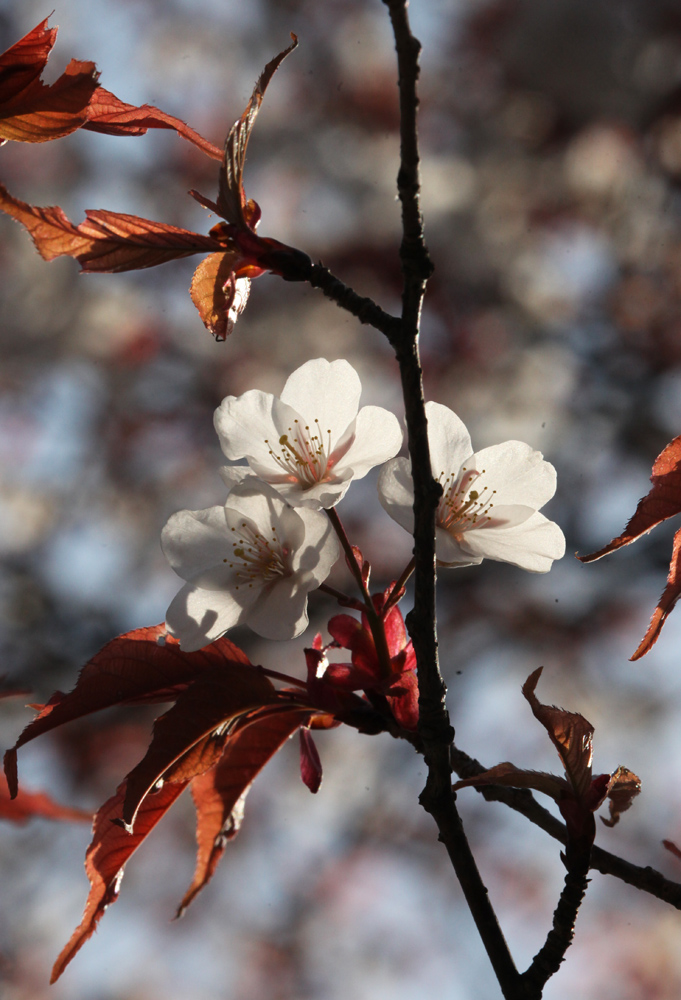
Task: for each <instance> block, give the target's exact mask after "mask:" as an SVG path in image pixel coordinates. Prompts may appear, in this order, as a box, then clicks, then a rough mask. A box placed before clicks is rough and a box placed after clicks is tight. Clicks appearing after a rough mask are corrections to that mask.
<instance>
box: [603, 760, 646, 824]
mask: <svg viewBox="0 0 681 1000" xmlns="http://www.w3.org/2000/svg"><path fill="white" fill-rule="evenodd" d="M640 791H641V779H640V778H639V777H638V775H636V774H634V772H633V771H630V770H629V769H628V768H626V767H621V766H620V767H618V768H617V770H616V771H614V772H613V773H612V775H611V776H610V781H609V782H608V791H607V797H608V799H609V800H610V816H609V818H608V819H606V818H605V817H604V816H601V819H602V820H603V822H604V823H605V825H606V826H616V825H617V824H618V823H619V821H620V816H621V814H622V813H623V812H626V811H627V809H628V808H629V807H630V805H631V803H632V802H633V801H634V799H635V798H636V796H637V795H638V794H639V792H640Z"/></svg>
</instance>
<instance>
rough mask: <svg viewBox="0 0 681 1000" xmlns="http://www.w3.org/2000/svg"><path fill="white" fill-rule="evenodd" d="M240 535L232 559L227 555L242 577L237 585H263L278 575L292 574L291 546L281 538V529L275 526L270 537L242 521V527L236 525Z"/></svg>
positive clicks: (234, 529) (228, 561)
mask: <svg viewBox="0 0 681 1000" xmlns="http://www.w3.org/2000/svg"><path fill="white" fill-rule="evenodd" d="M232 531H233V532H234V534H235V535H236V538H235V539H234V540H233V541H232V557H231V559H229V558H228V559H223V560H222V561H223V562H225V563H227V565H228V566H229V568H230V569H233V570H235V574H234V575H235V577H236V579H237V580H238V581H239V582H238V583H237V584H236V585H235V587H234V589H235V590H238V589H239V587H249V588H250V587H253V585H254V584H257V585H260V586H263V585H264V584H267V583H269V582H270V580H274V579H275V577H278V576H288V574H289V573H290V568H289V566H288V555H289V550H288V548H287V546H285V545H282V544H281V542H280V541H279V539H278V538H277V529H276V528H275V527H274V526H273V527H272V535H271V537H270V538H266V537H265V536H264V535H262V534H261V533H260V532H259V531H258V530H257V529H256V528H255V527H254V526H253V525H252V524H249V522H248V521H242V522H241V524H240V526H239V528H238V529H237V528H232Z"/></svg>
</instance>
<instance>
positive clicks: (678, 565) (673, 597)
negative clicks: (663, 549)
mask: <svg viewBox="0 0 681 1000" xmlns="http://www.w3.org/2000/svg"><path fill="white" fill-rule="evenodd" d="M679 596H681V529H679V531H677V532H676V534H675V535H674V545H673V546H672V558H671V561H670V563H669V573H668V574H667V586H666V587H665V588H664V590H663V591H662V595H661V597H660V599H659V601H658V602H657V607H656V608H655V610H654V611H653V616H652V618H651V619H650V625H649V626H648V629H647V631H646V634H645V635H644V636H643V638H642V639H641V642H640V643H639V645H638V647H637V649H636V651H635V653H634V654H633V656H631V657H630V659H632V660H640V659H641V657H642V656H645V654H646V653H647V652H648V650H649V649H650V648H651V647H652V646H654V645H655V643H656V642H657V640H658V637H659V635H660V632H661V631H662V626H663V625H664V623H665V622H666V620H667V617H668V615H669V613H670V612H671V611H672V609H673V608H674V605H675V604H676V602H677V601H678V599H679Z"/></svg>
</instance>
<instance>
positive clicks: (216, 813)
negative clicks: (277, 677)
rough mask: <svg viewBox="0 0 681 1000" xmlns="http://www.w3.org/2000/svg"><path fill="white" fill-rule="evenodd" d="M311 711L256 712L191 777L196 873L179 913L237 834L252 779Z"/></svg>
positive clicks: (189, 901)
mask: <svg viewBox="0 0 681 1000" xmlns="http://www.w3.org/2000/svg"><path fill="white" fill-rule="evenodd" d="M311 714H312V713H311V712H310V710H309V709H306V708H290V709H288V710H286V711H284V712H276V713H275V712H270V713H266V714H262V715H259V716H256V717H255V718H254V719H253V720H252V721H250V722H249V724H248V725H246V726H244V727H242V728H241V729H238V730H237V731H236V732H235V733H234V735H233V736H231V737H230V738H229V740H228V742H227V745H226V747H225V750H224V754H223V756H222V758H221V760H220V761H219V763H218V764H216V765H215V767H213V768H211V770H209V771H206V772H205V773H204V774H202V775H200V776H199V777H197V778H194V780H193V781H192V784H191V789H192V796H193V798H194V803H195V805H196V813H197V825H196V841H197V846H198V851H197V857H196V871H195V872H194V878H193V880H192V883H191V885H190V887H189V889H188V890H187V892H186V893H185V896H184V898H183V900H182V902H181V903H180V906H179V909H178V911H177V915H178V917H180V916H182V914H183V913H184V911H185V910H186V909H187V907H188V906H189V904H190V903H191V901H192V900H193V899H194V897H195V896H196V895H197V894H198V893H199V892H200V891H201V889H203V887H204V886H205V885H206V883H207V882H208V881H209V879H210V878H211V877H212V875H213V873H214V871H215V869H216V867H217V864H218V862H219V860H220V858H221V857H222V855H223V853H224V850H225V847H226V846H227V843H228V842H229V841H230V840H231V839H232V838H233V837H234V836H236V834H237V832H238V830H239V827H240V825H241V819H242V816H243V805H244V800H245V797H246V793H247V792H248V789H249V787H250V785H251V783H252V781H253V779H254V778H255V777H256V775H257V774H258V773H259V772H260V771H261V770H262V768H263V767H264V766H265V764H266V763H267V762H268V760H270V758H271V757H273V756H274V754H275V753H276V752H277V750H279V748H280V747H281V746H283V744H284V743H286V741H287V740H288V738H289V737H290V736H292V735H293V733H295V731H296V729H298V727H299V726H303V725H306V724H307V722H308V720H309V718H310V715H311Z"/></svg>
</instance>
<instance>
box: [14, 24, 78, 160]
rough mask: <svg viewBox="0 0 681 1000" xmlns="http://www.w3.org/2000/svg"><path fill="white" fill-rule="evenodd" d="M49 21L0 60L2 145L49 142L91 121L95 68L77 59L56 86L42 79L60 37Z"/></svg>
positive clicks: (38, 26) (39, 26) (21, 40)
mask: <svg viewBox="0 0 681 1000" xmlns="http://www.w3.org/2000/svg"><path fill="white" fill-rule="evenodd" d="M47 20H48V19H47V18H46V19H45V20H44V21H41V22H40V24H38V25H36V27H35V28H33V30H32V31H29V33H28V34H27V35H24V37H23V38H20V39H19V41H18V42H16V43H15V44H14V45H12V46H11V47H10V48H9V49H7V51H6V52H3V54H2V55H0V141H6V140H7V139H13V140H16V141H19V142H46V141H48V140H49V139H57V138H59V137H60V136H63V135H68V134H69V133H70V132H74V131H75V130H76V129H77V128H80V127H81V125H83V123H84V122H85V121H86V120H87V109H88V105H89V103H90V99H91V98H92V95H93V93H94V92H95V90H96V89H97V74H96V72H95V64H94V63H91V62H79V61H78V60H76V59H72V60H71V62H70V63H69V65H68V66H67V67H66V70H65V72H64V73H63V74H62V75H61V76H60V77H59V79H58V80H56V81H55V83H53V84H51V86H47V85H46V84H44V83H43V82H42V80H41V79H40V74H41V73H42V71H43V69H44V68H45V65H46V63H47V60H48V57H49V54H50V51H51V49H52V46H53V45H54V42H55V39H56V37H57V29H56V28H48V27H47Z"/></svg>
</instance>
